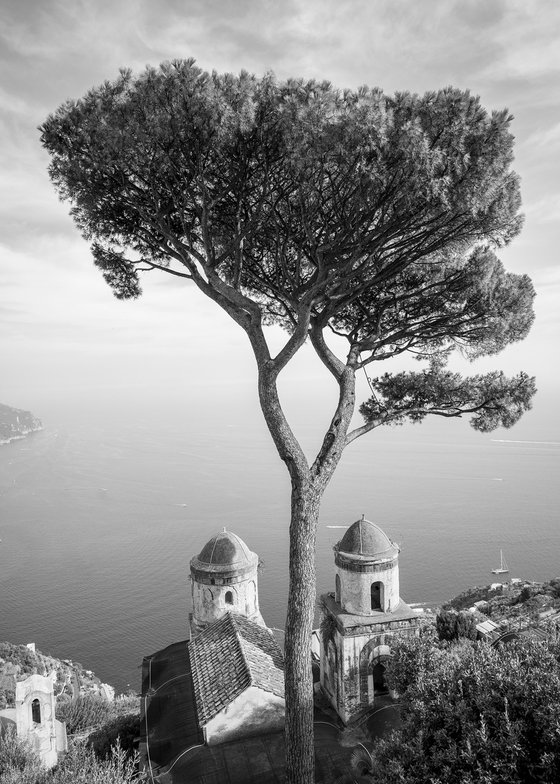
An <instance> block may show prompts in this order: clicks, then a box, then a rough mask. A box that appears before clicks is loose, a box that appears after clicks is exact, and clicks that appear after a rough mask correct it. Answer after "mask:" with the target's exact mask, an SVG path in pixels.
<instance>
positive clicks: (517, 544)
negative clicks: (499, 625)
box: [0, 393, 560, 692]
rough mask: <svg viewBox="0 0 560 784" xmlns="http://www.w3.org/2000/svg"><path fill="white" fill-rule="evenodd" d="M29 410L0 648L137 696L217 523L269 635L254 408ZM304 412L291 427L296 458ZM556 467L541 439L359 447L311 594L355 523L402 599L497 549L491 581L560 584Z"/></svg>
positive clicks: (280, 533)
mask: <svg viewBox="0 0 560 784" xmlns="http://www.w3.org/2000/svg"><path fill="white" fill-rule="evenodd" d="M6 402H10V404H11V405H16V402H15V401H6ZM206 402H207V401H206ZM33 413H34V414H36V415H37V416H39V417H40V418H41V419H42V421H43V425H44V429H43V430H42V431H40V432H36V433H33V434H32V435H30V436H28V437H26V438H24V439H22V440H18V441H13V442H11V443H9V444H4V445H2V446H0V540H1V541H0V640H9V641H11V642H14V643H30V642H34V643H35V644H36V646H37V648H38V649H39V650H41V651H43V652H44V653H48V654H51V655H53V656H57V657H59V658H63V659H71V660H73V661H76V662H80V663H81V664H82V665H83V666H84V667H85V668H86V669H90V670H93V671H94V672H95V673H96V674H97V675H98V676H99V677H100V678H101V680H103V681H104V682H108V683H110V684H112V685H113V686H115V688H116V689H117V692H124V691H127V690H129V689H132V690H138V689H139V687H140V667H141V663H142V657H143V656H145V655H147V654H150V653H152V652H154V651H156V650H158V649H160V648H163V647H164V646H166V645H168V644H170V643H172V642H176V641H178V640H182V639H185V638H186V637H187V621H188V613H189V611H190V609H191V608H190V582H189V563H190V559H191V558H192V557H193V556H194V555H196V554H198V553H199V552H200V550H201V549H202V547H203V546H204V544H205V543H206V541H207V540H208V539H209V538H210V537H211V536H212V535H213V534H214V533H216V532H218V531H220V530H222V528H223V527H226V528H227V529H228V530H232V531H234V532H235V533H237V534H238V535H239V536H241V537H242V538H243V539H244V540H245V542H246V543H247V545H248V546H249V547H250V548H251V549H252V550H253V551H255V552H257V553H258V554H259V556H260V558H261V559H262V562H263V568H262V571H261V573H260V576H259V596H260V607H261V612H262V615H263V617H264V619H265V621H266V622H267V624H268V625H269V626H271V627H275V628H278V629H282V628H283V627H284V622H285V615H286V604H287V573H288V563H287V559H288V555H287V553H288V521H289V493H290V484H289V480H288V476H287V472H286V469H285V468H284V466H283V464H282V463H281V461H280V460H279V458H278V456H277V454H276V452H275V450H274V447H273V446H272V442H271V439H270V436H269V434H268V432H267V430H266V427H265V425H264V423H263V421H262V418H261V415H260V412H258V410H257V407H256V405H255V401H254V400H253V399H251V398H244V397H243V396H241V397H240V399H239V400H233V399H232V398H231V397H227V399H226V400H222V401H221V402H220V403H219V404H218V403H217V402H216V401H215V402H214V403H213V405H212V406H210V407H209V406H208V405H205V400H204V395H202V394H201V395H200V396H199V398H198V399H189V400H188V401H185V400H181V396H180V395H175V396H174V395H173V394H169V396H161V397H160V398H159V399H157V400H151V401H150V402H147V401H146V400H143V399H142V395H141V394H139V395H133V394H130V395H120V396H119V395H112V394H109V393H106V394H104V395H98V396H96V397H93V398H91V399H89V400H85V399H79V398H76V397H73V396H72V395H68V396H67V397H66V398H64V396H61V397H60V398H58V399H57V400H56V401H53V400H49V401H45V403H44V405H40V404H37V405H36V406H35V410H34V411H33ZM319 413H321V412H319ZM315 414H317V419H318V413H317V412H315V411H311V412H307V413H306V414H305V415H302V416H301V417H300V419H299V421H298V422H297V424H298V426H299V428H300V431H301V433H302V436H301V437H302V442H303V443H305V444H306V448H308V449H309V451H310V452H311V451H312V450H313V448H314V447H316V446H318V443H319V442H320V438H319V440H317V439H318V434H319V435H320V433H321V432H322V431H321V428H320V427H318V424H319V423H318V421H315V418H314V417H315ZM298 435H299V433H298ZM559 463H560V439H558V438H557V439H555V438H554V434H552V437H551V436H550V434H549V433H548V432H547V430H546V428H545V427H544V426H543V427H535V428H533V429H531V428H530V427H529V428H525V429H524V430H522V431H521V435H519V434H518V431H516V429H515V428H514V429H513V430H512V431H503V430H501V431H498V432H497V433H495V434H480V433H476V432H474V431H472V430H471V429H469V428H468V426H467V425H466V424H465V423H463V422H462V421H454V420H453V421H445V422H442V421H441V420H434V421H433V422H427V423H425V424H422V425H419V426H418V425H415V426H412V425H410V426H404V427H398V428H384V429H380V430H379V431H375V432H374V433H371V434H369V435H368V436H366V437H365V438H363V439H360V440H358V441H357V442H355V443H354V444H352V445H351V446H350V447H349V448H348V449H347V450H346V452H345V454H344V457H343V459H342V462H341V464H340V465H339V468H338V470H337V472H336V474H335V476H334V478H333V480H332V482H331V484H330V486H329V488H328V489H327V491H326V494H325V497H324V500H323V504H322V513H321V520H320V526H319V531H318V537H317V548H316V561H317V591H318V594H320V593H322V592H325V591H329V590H333V589H334V562H333V545H335V544H336V542H337V541H339V540H340V538H341V537H342V535H343V533H344V529H345V527H347V526H348V525H350V524H351V523H352V522H354V521H355V520H357V519H359V518H360V517H361V516H362V514H363V515H365V517H366V518H367V519H369V520H372V521H373V522H375V523H377V524H378V525H380V526H381V527H382V528H383V529H384V530H385V531H386V533H387V534H388V535H389V536H390V537H391V539H393V540H394V541H395V542H397V543H398V544H399V546H400V548H401V553H400V561H399V563H400V586H401V596H402V598H403V599H404V600H405V601H407V602H409V603H413V604H418V605H426V606H431V607H435V606H437V605H438V604H440V603H442V602H444V601H446V600H447V599H450V598H451V597H453V596H454V595H456V594H458V593H459V592H461V591H463V590H465V589H466V588H468V587H469V586H472V585H486V584H488V583H490V582H492V581H494V580H496V579H497V578H496V577H495V576H494V575H492V573H491V569H492V568H494V567H496V566H498V565H499V559H500V550H503V553H504V557H505V558H506V560H507V563H508V565H509V568H510V572H509V574H508V575H506V577H521V578H523V579H528V580H537V581H541V580H547V579H550V578H552V577H558V576H560V525H559V514H558V513H559V509H560V470H559V469H560V465H559Z"/></svg>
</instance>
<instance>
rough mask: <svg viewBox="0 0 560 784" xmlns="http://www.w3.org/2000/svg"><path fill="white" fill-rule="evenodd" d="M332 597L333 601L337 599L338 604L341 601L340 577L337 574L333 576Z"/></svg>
mask: <svg viewBox="0 0 560 784" xmlns="http://www.w3.org/2000/svg"><path fill="white" fill-rule="evenodd" d="M334 598H335V601H337V602H338V603H339V604H340V603H341V602H340V577H339V575H338V574H337V575H336V577H335V578H334Z"/></svg>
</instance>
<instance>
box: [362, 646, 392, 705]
mask: <svg viewBox="0 0 560 784" xmlns="http://www.w3.org/2000/svg"><path fill="white" fill-rule="evenodd" d="M382 639H383V637H376V638H374V639H373V640H370V641H369V642H368V643H367V645H364V647H363V648H362V651H361V653H360V704H361V705H362V706H364V707H366V706H368V705H373V703H374V700H375V695H376V694H386V693H387V692H388V687H387V681H386V678H385V670H386V667H387V662H388V660H389V659H390V658H391V650H390V648H389V646H388V645H384V644H381V640H382Z"/></svg>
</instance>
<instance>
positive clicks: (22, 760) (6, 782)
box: [0, 729, 44, 784]
mask: <svg viewBox="0 0 560 784" xmlns="http://www.w3.org/2000/svg"><path fill="white" fill-rule="evenodd" d="M43 781H44V769H43V767H42V765H41V763H40V761H39V758H38V757H37V755H36V754H35V752H34V751H33V750H32V748H31V747H30V746H29V744H28V743H26V742H25V741H23V740H21V739H20V738H18V737H17V735H16V733H15V731H14V730H12V729H8V730H6V731H5V732H3V733H0V784H42V783H43Z"/></svg>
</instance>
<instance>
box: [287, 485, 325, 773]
mask: <svg viewBox="0 0 560 784" xmlns="http://www.w3.org/2000/svg"><path fill="white" fill-rule="evenodd" d="M321 495H322V492H321V491H320V490H319V489H317V488H316V487H314V486H313V485H312V484H310V483H307V482H301V484H300V486H295V483H294V482H293V487H292V508H291V522H290V583H289V590H288V613H287V621H286V638H285V650H284V653H285V689H286V729H285V737H286V765H287V774H288V779H287V780H288V784H313V781H314V780H315V777H314V763H315V758H314V743H313V674H312V670H311V655H310V653H311V632H312V630H313V618H314V615H315V590H316V589H315V539H316V532H317V521H318V518H319V506H320V502H321Z"/></svg>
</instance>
